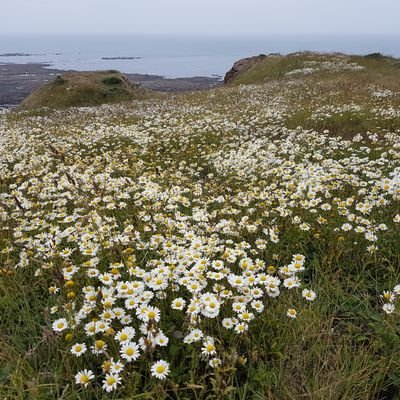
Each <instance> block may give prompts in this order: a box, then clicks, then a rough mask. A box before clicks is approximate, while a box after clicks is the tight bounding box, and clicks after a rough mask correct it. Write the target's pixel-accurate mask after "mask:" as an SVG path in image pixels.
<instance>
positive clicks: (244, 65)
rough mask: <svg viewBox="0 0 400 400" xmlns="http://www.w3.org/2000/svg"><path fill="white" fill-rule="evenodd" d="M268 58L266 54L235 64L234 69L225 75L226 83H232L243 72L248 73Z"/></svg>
mask: <svg viewBox="0 0 400 400" xmlns="http://www.w3.org/2000/svg"><path fill="white" fill-rule="evenodd" d="M265 57H267V56H266V55H265V54H260V55H259V56H254V57H248V58H242V59H241V60H239V61H236V62H235V63H234V64H233V67H232V68H231V69H230V70H229V71H228V72H227V73H226V74H225V78H224V83H225V84H227V83H231V82H232V81H233V80H235V78H236V77H237V76H238V75H239V74H240V73H241V72H243V71H247V70H248V69H250V68H251V67H252V66H253V65H254V64H256V63H257V62H258V61H260V60H262V59H264V58H265Z"/></svg>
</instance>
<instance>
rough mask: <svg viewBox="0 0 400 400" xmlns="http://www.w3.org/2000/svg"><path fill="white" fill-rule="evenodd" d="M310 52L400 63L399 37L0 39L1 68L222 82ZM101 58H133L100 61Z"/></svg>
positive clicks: (96, 37)
mask: <svg viewBox="0 0 400 400" xmlns="http://www.w3.org/2000/svg"><path fill="white" fill-rule="evenodd" d="M301 50H311V51H320V52H333V51H335V52H343V53H349V54H368V53H373V52H380V53H383V54H385V55H391V56H395V57H400V36H394V35H393V36H389V35H268V36H190V35H181V36H176V35H175V36H173V35H138V34H135V35H134V34H129V35H104V34H103V35H78V34H71V35H59V34H58V35H49V34H46V35H44V34H43V35H38V34H35V35H26V34H25V35H1V36H0V54H4V53H24V54H29V56H12V57H10V56H8V57H5V56H0V64H1V63H8V62H10V63H38V62H40V63H49V64H50V66H51V67H53V68H57V69H62V70H83V71H85V70H86V71H87V70H105V69H117V70H120V71H122V72H125V73H140V74H152V75H161V76H165V77H193V76H223V75H224V74H225V72H226V71H228V70H229V68H230V67H231V66H232V64H233V62H234V61H236V60H238V59H240V58H243V57H248V56H253V55H257V54H261V53H265V54H268V53H281V54H287V53H291V52H295V51H301ZM103 57H106V58H107V57H112V58H113V57H138V58H137V59H124V60H121V59H119V60H103V59H102V58H103Z"/></svg>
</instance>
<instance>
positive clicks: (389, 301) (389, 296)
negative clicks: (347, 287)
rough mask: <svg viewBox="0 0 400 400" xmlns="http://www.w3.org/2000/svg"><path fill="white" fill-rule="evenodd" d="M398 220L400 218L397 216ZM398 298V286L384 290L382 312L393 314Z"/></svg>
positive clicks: (399, 294) (399, 289) (399, 286)
mask: <svg viewBox="0 0 400 400" xmlns="http://www.w3.org/2000/svg"><path fill="white" fill-rule="evenodd" d="M399 220H400V216H399ZM399 296H400V285H396V286H395V287H394V288H393V290H391V291H390V290H386V291H385V292H383V295H382V298H383V300H384V304H383V306H382V309H383V311H385V313H386V314H393V313H394V311H395V309H396V305H395V303H396V301H398V298H399Z"/></svg>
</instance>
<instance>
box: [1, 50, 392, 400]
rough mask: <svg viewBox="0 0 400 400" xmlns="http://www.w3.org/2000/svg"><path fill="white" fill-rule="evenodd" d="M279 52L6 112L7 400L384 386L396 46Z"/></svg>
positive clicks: (343, 391) (334, 392)
mask: <svg viewBox="0 0 400 400" xmlns="http://www.w3.org/2000/svg"><path fill="white" fill-rule="evenodd" d="M293 57H301V59H302V62H301V63H298V64H296V65H293V63H292V61H293ZM321 57H324V58H321ZM305 61H307V64H306V65H305V64H304V62H305ZM268 62H272V61H271V60H270V61H268ZM274 62H278V61H274ZM310 62H311V64H310ZM279 63H281V64H280V67H279V68H278V67H277V66H274V67H273V68H272V67H271V66H270V67H268V68H267V69H266V70H265V71H263V72H262V74H261V72H260V70H258V71H259V72H258V75H257V76H260V74H261V75H263V78H262V79H261V80H259V79H257V83H254V80H253V81H252V82H253V83H251V84H247V85H243V84H240V85H235V84H233V85H228V86H226V87H222V88H217V89H213V90H209V91H204V92H196V93H186V94H180V95H173V96H168V97H167V96H165V97H162V98H149V99H144V100H141V101H131V102H124V103H121V104H111V105H110V104H107V105H102V106H96V107H86V108H72V109H65V110H53V111H51V110H43V109H41V110H36V111H32V112H16V113H3V114H0V246H1V251H0V264H1V265H2V269H1V277H0V279H1V281H0V296H1V300H0V315H1V330H0V343H1V346H0V397H1V398H6V399H12V400H14V399H18V400H19V399H68V400H69V399H72V400H78V399H85V400H89V399H109V398H112V399H132V400H133V399H149V400H150V399H157V400H158V399H160V400H161V399H181V400H189V399H199V400H200V399H202V400H205V399H216V400H217V399H218V400H219V399H228V400H239V399H241V400H245V399H246V400H247V399H251V400H253V399H254V400H263V399H271V400H275V399H278V400H287V399H293V400H297V399H310V400H314V399H320V400H326V399H333V400H341V399H346V400H347V399H349V400H366V399H370V400H378V399H379V400H395V399H398V398H400V359H399V351H400V313H399V307H400V306H399V304H398V303H399V298H400V286H399V283H400V252H399V249H400V88H399V86H398V85H399V82H398V81H399V75H398V72H397V64H396V61H395V60H387V59H381V58H379V57H378V58H376V57H374V58H372V57H370V58H363V57H343V56H338V55H332V56H327V55H324V56H321V55H309V54H306V55H304V54H303V55H300V56H289V57H288V58H287V59H285V58H283V57H281V58H279ZM321 63H322V64H321ZM280 68H282V71H281V72H279V71H280ZM305 68H306V70H305ZM310 69H311V70H310ZM272 70H274V71H275V73H274V74H275V75H274V74H272V72H271V71H272ZM293 71H295V72H293ZM250 72H251V71H249V73H250ZM267 76H268V79H264V78H265V77H267ZM249 82H250V78H249ZM159 361H165V363H159Z"/></svg>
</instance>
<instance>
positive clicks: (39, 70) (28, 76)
mask: <svg viewBox="0 0 400 400" xmlns="http://www.w3.org/2000/svg"><path fill="white" fill-rule="evenodd" d="M49 66H50V64H39V63H29V64H12V63H0V108H13V107H16V106H18V105H19V104H20V103H21V101H22V100H23V99H25V98H26V97H27V96H28V95H29V94H31V93H32V92H33V91H34V90H36V89H37V88H39V87H40V86H42V85H43V84H45V83H46V82H49V81H51V80H53V79H55V77H56V76H57V75H61V74H63V73H65V72H67V71H63V70H58V69H53V68H49ZM125 75H126V76H127V77H128V79H129V80H130V81H132V82H133V83H139V84H140V85H141V86H143V87H145V88H147V89H151V90H156V91H163V92H183V91H192V90H202V89H208V88H211V87H215V86H218V85H220V84H221V83H222V82H221V79H220V78H217V77H191V78H173V79H168V78H164V77H162V76H157V75H144V74H125Z"/></svg>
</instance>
